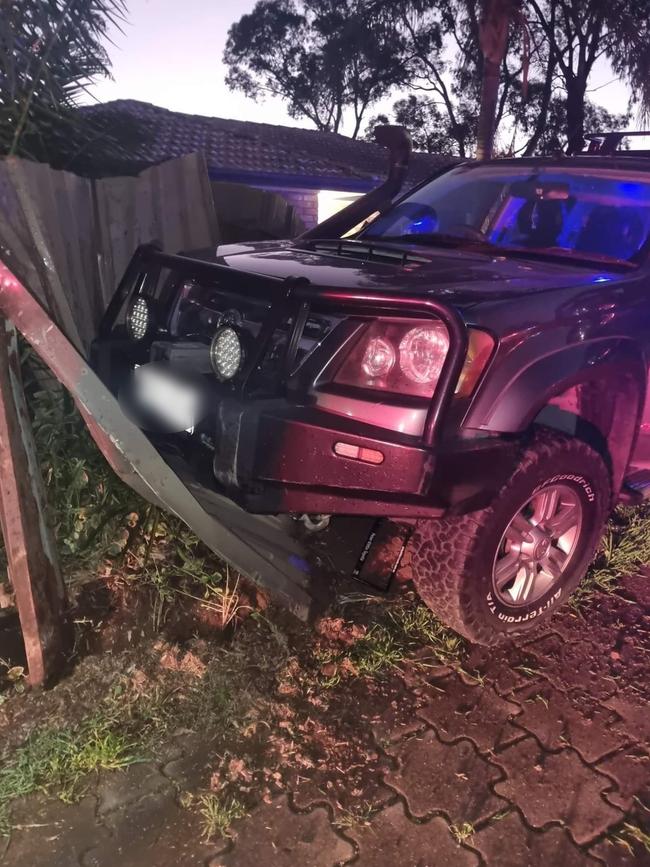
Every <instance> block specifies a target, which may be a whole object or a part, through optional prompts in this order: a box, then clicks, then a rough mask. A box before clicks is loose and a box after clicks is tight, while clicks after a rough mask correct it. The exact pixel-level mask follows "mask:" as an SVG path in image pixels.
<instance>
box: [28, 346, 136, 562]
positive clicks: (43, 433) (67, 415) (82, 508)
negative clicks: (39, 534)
mask: <svg viewBox="0 0 650 867" xmlns="http://www.w3.org/2000/svg"><path fill="white" fill-rule="evenodd" d="M30 363H31V364H34V363H35V361H34V358H33V356H32V357H31V362H30ZM27 387H28V403H29V407H30V410H31V413H32V424H33V430H34V438H35V441H36V449H37V454H38V456H39V460H40V461H41V469H42V471H43V477H44V479H45V484H46V493H47V499H48V504H49V507H50V515H51V519H52V521H53V524H54V531H55V536H56V538H57V541H58V547H59V555H60V557H61V561H62V565H63V567H64V569H65V571H66V572H67V573H68V575H69V576H70V575H71V574H73V573H74V572H77V571H88V570H90V569H92V568H94V567H95V566H97V565H98V564H99V563H100V562H101V561H102V560H103V559H105V558H106V557H109V556H116V555H118V554H119V553H120V552H121V551H122V550H123V549H124V547H125V546H126V544H127V542H128V541H129V537H130V535H131V533H132V531H133V530H134V529H135V527H136V525H137V523H138V521H139V520H140V517H139V516H140V515H143V514H144V513H145V511H146V509H147V506H146V504H145V503H144V501H143V500H142V499H141V498H140V497H138V495H137V494H135V493H134V492H133V491H132V490H131V489H130V488H128V487H127V486H126V485H124V484H123V483H122V482H121V481H120V480H119V479H118V478H117V476H116V475H115V473H114V472H113V470H112V469H111V468H110V467H109V465H108V464H107V463H106V461H105V460H104V457H103V456H102V454H101V453H100V452H99V450H98V449H97V446H96V445H95V443H94V442H93V440H92V438H91V436H90V434H89V432H88V429H87V427H86V425H85V424H84V422H83V420H82V419H81V416H80V415H79V413H78V412H77V409H76V407H75V406H74V403H73V401H72V399H71V398H70V396H69V394H68V393H67V392H66V391H65V390H64V389H63V388H62V387H60V386H58V384H57V383H55V382H53V381H52V380H50V381H49V383H47V380H46V381H45V387H42V386H41V385H39V384H34V385H33V387H31V388H30V382H29V379H28V380H27Z"/></svg>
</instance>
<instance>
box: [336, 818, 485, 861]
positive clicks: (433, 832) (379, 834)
mask: <svg viewBox="0 0 650 867" xmlns="http://www.w3.org/2000/svg"><path fill="white" fill-rule="evenodd" d="M348 834H349V836H350V837H352V838H353V839H354V841H355V842H356V844H357V846H358V847H359V858H358V860H356V861H355V862H354V867H393V865H396V864H399V865H401V867H434V865H435V867H478V858H477V856H476V855H475V854H474V853H473V852H469V851H468V850H467V849H464V848H463V847H462V846H459V844H458V843H457V842H456V840H455V839H454V838H453V836H452V834H451V831H450V829H449V826H448V825H447V823H446V822H445V820H444V819H442V818H439V817H437V818H434V819H430V820H429V821H428V822H424V823H421V824H420V823H416V822H412V821H411V820H410V819H409V818H408V817H407V816H406V814H405V813H404V807H403V805H402V804H401V803H398V804H393V805H392V806H391V807H387V808H386V809H385V810H382V811H381V813H379V814H378V815H377V816H375V818H374V819H373V821H372V822H370V824H368V825H364V826H363V827H360V828H351V829H350V830H349V832H348Z"/></svg>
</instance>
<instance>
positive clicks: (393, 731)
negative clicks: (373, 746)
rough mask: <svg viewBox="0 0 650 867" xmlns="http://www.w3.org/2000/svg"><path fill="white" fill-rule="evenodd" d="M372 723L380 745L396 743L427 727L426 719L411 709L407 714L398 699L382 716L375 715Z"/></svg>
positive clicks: (376, 739)
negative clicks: (414, 713)
mask: <svg viewBox="0 0 650 867" xmlns="http://www.w3.org/2000/svg"><path fill="white" fill-rule="evenodd" d="M371 725H372V733H373V736H374V738H375V741H376V743H377V744H378V746H380V747H383V746H385V745H386V744H392V743H396V742H397V741H399V740H401V739H402V738H403V737H406V736H407V735H412V734H415V733H416V732H419V731H422V729H423V728H425V723H424V721H423V720H421V719H420V718H419V717H417V716H414V715H413V713H412V712H411V711H410V710H409V712H408V714H406V713H405V712H404V710H403V709H402V708H401V706H400V703H399V702H398V701H394V702H392V704H391V705H389V707H388V708H386V710H385V711H384V712H383V713H382V714H381V715H380V716H377V717H374V718H373V720H372V723H371Z"/></svg>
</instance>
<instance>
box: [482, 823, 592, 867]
mask: <svg viewBox="0 0 650 867" xmlns="http://www.w3.org/2000/svg"><path fill="white" fill-rule="evenodd" d="M471 844H472V846H473V847H474V848H475V849H478V851H479V852H480V853H481V855H482V856H483V860H484V862H485V863H486V864H488V865H490V867H529V865H530V867H598V865H599V862H598V861H596V860H595V859H594V858H590V857H589V856H588V855H585V854H584V852H583V851H582V850H581V849H579V848H578V847H577V846H576V845H575V843H574V842H573V841H572V840H571V838H570V837H569V835H568V834H567V832H566V831H565V830H564V829H562V828H557V827H556V828H549V830H548V831H534V830H533V829H532V828H529V827H527V826H526V825H525V824H524V823H523V822H522V820H521V818H520V816H519V815H518V813H516V812H515V811H514V810H513V811H512V812H511V813H508V815H507V816H504V817H503V818H500V819H496V820H493V821H492V822H490V823H489V824H488V825H487V826H486V827H485V828H483V829H482V830H481V831H478V832H477V833H476V834H474V835H473V837H472V839H471Z"/></svg>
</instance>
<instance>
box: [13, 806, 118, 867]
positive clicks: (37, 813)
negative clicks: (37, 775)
mask: <svg viewBox="0 0 650 867" xmlns="http://www.w3.org/2000/svg"><path fill="white" fill-rule="evenodd" d="M96 806H97V801H96V799H95V798H93V797H86V798H83V799H82V800H81V801H80V802H79V803H78V804H75V806H74V808H71V806H70V804H64V803H63V802H61V801H58V800H57V801H52V800H50V799H48V798H47V797H46V796H45V795H39V796H37V797H36V798H34V797H32V798H26V799H25V800H24V801H22V802H18V803H17V804H15V805H14V808H13V810H12V825H13V830H12V833H11V837H10V838H9V839H8V840H7V839H5V841H4V844H3V845H2V847H1V848H0V851H1V852H2V854H1V855H0V863H2V864H3V865H4V864H6V865H8V867H9V865H11V867H13V865H16V867H18V865H20V867H32V865H35V864H38V865H45V864H47V865H48V867H76V865H78V864H79V862H80V859H81V857H82V855H83V853H84V852H85V851H86V850H87V849H89V848H90V847H92V846H95V845H97V844H99V843H102V842H104V841H106V840H109V839H110V835H109V831H108V829H107V828H105V827H103V825H98V824H96V822H95V809H96Z"/></svg>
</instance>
